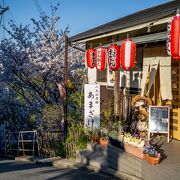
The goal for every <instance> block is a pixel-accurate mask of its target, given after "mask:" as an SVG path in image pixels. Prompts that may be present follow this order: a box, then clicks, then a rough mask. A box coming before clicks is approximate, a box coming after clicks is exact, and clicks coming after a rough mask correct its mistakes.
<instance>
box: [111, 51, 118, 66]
mask: <svg viewBox="0 0 180 180" xmlns="http://www.w3.org/2000/svg"><path fill="white" fill-rule="evenodd" d="M116 56H117V53H116V49H110V50H109V59H110V62H109V66H111V67H115V66H116Z"/></svg>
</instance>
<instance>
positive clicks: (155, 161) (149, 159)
mask: <svg viewBox="0 0 180 180" xmlns="http://www.w3.org/2000/svg"><path fill="white" fill-rule="evenodd" d="M160 158H161V157H151V156H149V155H147V154H144V159H146V161H147V162H148V163H149V164H152V165H156V164H159V161H160Z"/></svg>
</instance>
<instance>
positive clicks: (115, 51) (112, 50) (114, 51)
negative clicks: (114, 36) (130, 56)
mask: <svg viewBox="0 0 180 180" xmlns="http://www.w3.org/2000/svg"><path fill="white" fill-rule="evenodd" d="M108 64H109V69H111V70H112V71H116V70H117V69H118V68H119V67H120V48H119V46H118V45H116V44H113V45H111V46H109V47H108Z"/></svg>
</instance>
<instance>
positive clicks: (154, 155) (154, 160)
mask: <svg viewBox="0 0 180 180" xmlns="http://www.w3.org/2000/svg"><path fill="white" fill-rule="evenodd" d="M143 153H144V158H145V159H146V160H147V161H148V162H149V163H150V164H152V165H156V164H159V161H160V158H161V154H160V153H158V151H157V150H156V147H154V146H152V145H147V146H145V147H144V150H143Z"/></svg>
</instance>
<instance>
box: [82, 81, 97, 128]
mask: <svg viewBox="0 0 180 180" xmlns="http://www.w3.org/2000/svg"><path fill="white" fill-rule="evenodd" d="M84 115H85V117H84V126H85V127H87V128H98V127H99V125H100V85H97V84H85V88H84Z"/></svg>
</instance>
